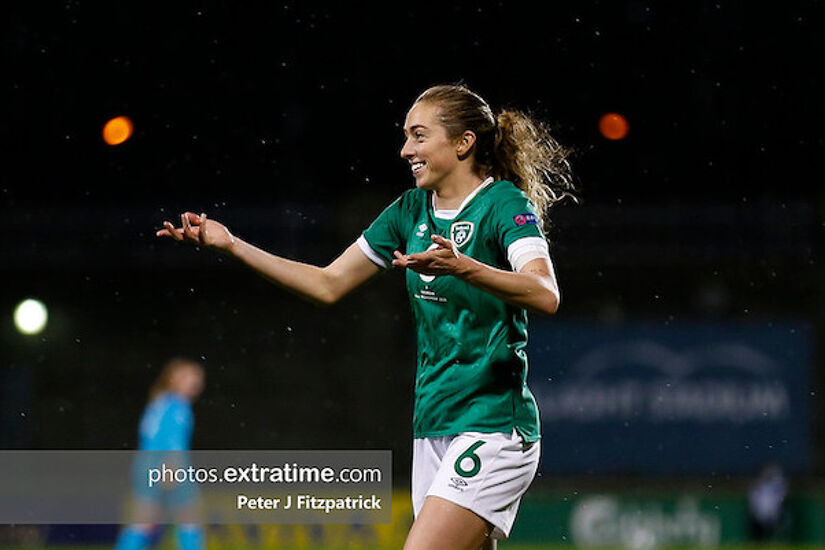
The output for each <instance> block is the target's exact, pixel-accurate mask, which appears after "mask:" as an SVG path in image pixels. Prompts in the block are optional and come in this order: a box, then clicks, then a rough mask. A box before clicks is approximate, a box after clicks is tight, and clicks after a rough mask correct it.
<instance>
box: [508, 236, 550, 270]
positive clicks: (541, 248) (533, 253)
mask: <svg viewBox="0 0 825 550" xmlns="http://www.w3.org/2000/svg"><path fill="white" fill-rule="evenodd" d="M538 258H544V259H545V260H547V263H549V264H550V265H551V266H552V265H553V264H552V262H551V261H550V250H549V249H548V247H547V241H546V240H545V239H544V238H543V237H522V238H521V239H518V240H517V241H513V243H512V244H510V246H508V247H507V260H508V261H509V262H510V266H511V267H512V268H513V271H515V272H516V273H518V272H519V271H521V270H522V268H524V266H525V265H526V264H527V263H528V262H531V261H532V260H535V259H538Z"/></svg>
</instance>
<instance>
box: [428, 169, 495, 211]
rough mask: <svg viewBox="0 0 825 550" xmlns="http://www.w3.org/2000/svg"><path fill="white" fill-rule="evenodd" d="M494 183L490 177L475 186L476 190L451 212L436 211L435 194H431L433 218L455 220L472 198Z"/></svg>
mask: <svg viewBox="0 0 825 550" xmlns="http://www.w3.org/2000/svg"><path fill="white" fill-rule="evenodd" d="M494 181H495V179H494V178H493V177H492V176H491V177H489V178H487V179H486V180H484V181H482V182H481V183H479V184H478V185H477V186H476V188H475V189H473V190H472V192H470V194H469V195H467V196H466V197H464V200H463V201H461V205H460V206H459V207H458V208H456V209H455V210H452V209H451V210H445V209H441V210H438V209H436V207H435V193H433V199H432V203H433V216H435V217H436V218H438V219H440V220H453V219H455V218H456V217H457V216H458V215H459V214H460V213H461V211H462V210H464V207H465V206H467V203H469V202H470V201H471V200H473V197H475V196H476V195H478V192H479V191H481V190H482V189H484V188H485V187H487V186H488V185H490V184H491V183H493V182H494Z"/></svg>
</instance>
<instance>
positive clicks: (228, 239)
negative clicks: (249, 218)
mask: <svg viewBox="0 0 825 550" xmlns="http://www.w3.org/2000/svg"><path fill="white" fill-rule="evenodd" d="M180 221H181V227H179V228H176V227H175V226H174V225H172V222H168V221H164V222H163V227H164V229H161V230H160V231H158V232H157V233H155V235H156V236H158V237H172V238H173V239H175V240H176V241H189V242H193V243H195V244H197V245H200V246H208V247H212V248H218V249H220V250H227V251H228V250H229V249H230V248H232V245H233V244H234V242H235V238H234V237H233V236H232V233H230V232H229V229H227V228H226V226H224V225H223V224H222V223H220V222H216V221H215V220H209V219H207V218H206V214H201V215H200V216H198V215H197V214H194V213H192V212H185V213H183V214H181V215H180Z"/></svg>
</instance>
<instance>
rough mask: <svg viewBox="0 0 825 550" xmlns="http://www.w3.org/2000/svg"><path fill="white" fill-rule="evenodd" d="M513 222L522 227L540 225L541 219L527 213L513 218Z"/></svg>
mask: <svg viewBox="0 0 825 550" xmlns="http://www.w3.org/2000/svg"><path fill="white" fill-rule="evenodd" d="M513 221H514V222H516V225H518V226H519V227H521V226H522V225H529V224H533V225H538V223H539V217H538V216H536V215H535V214H533V213H532V212H525V213H524V214H519V215H518V216H513Z"/></svg>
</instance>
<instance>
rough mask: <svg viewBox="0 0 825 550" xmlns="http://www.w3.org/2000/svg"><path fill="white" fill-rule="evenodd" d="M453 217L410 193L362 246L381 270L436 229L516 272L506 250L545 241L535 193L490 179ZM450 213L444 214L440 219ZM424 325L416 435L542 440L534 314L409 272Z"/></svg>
mask: <svg viewBox="0 0 825 550" xmlns="http://www.w3.org/2000/svg"><path fill="white" fill-rule="evenodd" d="M452 214H454V217H452V219H443V216H444V211H440V210H439V211H437V212H436V211H434V208H433V200H432V192H431V191H424V190H421V189H410V190H409V191H406V192H405V193H404V194H403V195H401V196H400V197H399V198H398V199H396V200H395V201H394V202H393V203H392V204H390V205H389V206H388V207H387V208H386V209H385V210H384V211H383V212H382V213H381V214H380V215H379V216H378V218H376V220H375V221H374V222H373V223H372V224H371V225H370V226H369V228H367V230H366V231H364V233H363V235H362V236H361V237H360V238H359V240H358V244H359V246H360V247H361V249H362V250H363V251H364V253H365V254H366V255H367V256H368V257H369V258H370V259H371V260H372V261H374V262H375V263H377V264H379V265H381V266H382V267H389V266H390V265H391V262H392V260H393V251H395V250H399V251H401V252H404V253H406V254H413V253H415V252H423V251H425V250H427V249H429V248H435V246H436V245H434V244H433V242H432V241H431V239H430V236H431V235H432V234H437V235H441V236H443V237H445V238H448V239H450V240H452V241H453V242H454V243H455V245H456V246H457V247H458V250H459V251H460V252H461V253H462V254H466V255H467V256H470V257H472V258H474V259H476V260H478V261H480V262H483V263H485V264H487V265H490V266H493V267H497V268H501V269H506V270H508V271H509V270H510V269H511V267H510V264H509V263H508V259H507V258H508V256H507V251H508V248H509V247H510V245H512V244H513V243H514V242H516V241H518V240H519V239H523V238H525V237H532V238H534V239H535V237H539V238H541V239H542V241H541V243H542V244H544V241H543V238H544V236H543V234H542V231H541V228H540V226H539V219H538V216H537V215H536V212H535V210H534V207H533V206H532V203H531V202H530V201H529V200H528V198H527V196H526V195H525V194H524V193H523V192H522V191H521V190H520V189H518V188H517V187H516V186H515V185H514V184H513V183H512V182H509V181H492V178H490V179H489V180H487V181H485V182H484V183H482V184H481V185H480V186H479V188H477V189H476V190H475V192H474V194H472V195H471V196H470V197H468V198H467V199H466V200H465V201H464V204H462V206H461V207H460V209H459V210H458V211H453V212H452ZM439 216H442V217H439ZM406 278H407V291H408V293H409V297H410V304H411V307H412V312H413V317H414V319H415V323H416V327H417V341H418V368H417V373H416V380H415V409H414V415H413V433H414V436H415V437H438V436H444V435H454V434H458V433H461V432H468V431H476V432H486V433H489V432H503V433H512V431H513V429H514V428H515V429H516V430H517V431H518V433H519V434H520V435H521V436H522V437H523V438H524V439H525V440H527V441H535V440H537V439H538V438H539V415H538V407H537V406H536V401H535V398H534V397H533V395H532V393H530V390H529V389H528V387H527V354H526V347H527V312H526V311H525V310H524V308H520V307H517V306H513V305H510V304H507V303H506V302H504V301H503V300H501V299H499V298H497V297H495V296H493V295H492V294H490V293H489V292H485V291H484V290H481V289H479V288H476V287H474V286H472V285H470V284H469V283H466V282H464V281H462V280H461V279H458V278H457V277H452V276H431V275H422V274H419V273H416V272H415V271H413V270H411V269H408V270H406Z"/></svg>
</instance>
